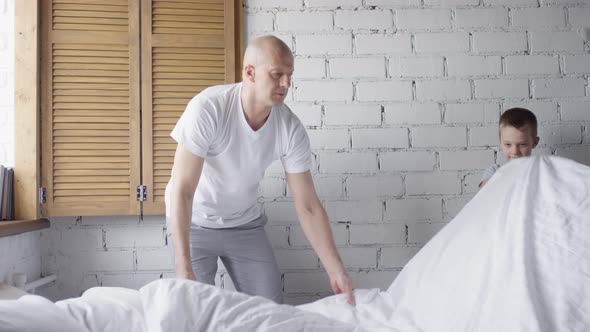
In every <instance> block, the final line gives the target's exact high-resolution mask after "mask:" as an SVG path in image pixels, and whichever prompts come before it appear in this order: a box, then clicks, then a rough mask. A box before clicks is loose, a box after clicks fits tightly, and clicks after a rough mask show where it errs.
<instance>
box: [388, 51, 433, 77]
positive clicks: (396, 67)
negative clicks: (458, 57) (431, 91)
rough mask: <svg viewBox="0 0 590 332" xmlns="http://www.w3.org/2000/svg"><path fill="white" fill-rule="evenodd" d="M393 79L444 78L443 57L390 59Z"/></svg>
mask: <svg viewBox="0 0 590 332" xmlns="http://www.w3.org/2000/svg"><path fill="white" fill-rule="evenodd" d="M389 68H390V69H389V71H390V74H391V76H392V77H438V76H443V73H444V68H443V57H440V56H439V57H435V56H431V57H400V58H390V59H389Z"/></svg>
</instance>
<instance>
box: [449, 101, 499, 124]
mask: <svg viewBox="0 0 590 332" xmlns="http://www.w3.org/2000/svg"><path fill="white" fill-rule="evenodd" d="M499 118H500V108H499V106H498V104H495V103H478V104H473V103H469V104H452V103H451V104H446V110H445V113H444V122H445V123H485V124H488V123H489V124H493V125H495V126H497V123H498V119H499Z"/></svg>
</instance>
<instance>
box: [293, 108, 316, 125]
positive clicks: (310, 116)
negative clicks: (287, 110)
mask: <svg viewBox="0 0 590 332" xmlns="http://www.w3.org/2000/svg"><path fill="white" fill-rule="evenodd" d="M289 106H290V107H291V110H292V111H293V112H295V114H296V115H297V117H298V118H299V120H301V122H302V123H303V125H304V126H306V127H317V126H321V124H322V106H320V105H310V104H294V105H289Z"/></svg>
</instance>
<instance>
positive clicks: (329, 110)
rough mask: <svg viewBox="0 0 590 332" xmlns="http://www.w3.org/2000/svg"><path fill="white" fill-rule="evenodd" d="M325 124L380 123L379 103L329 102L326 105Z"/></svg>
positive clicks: (360, 124) (375, 124) (356, 124)
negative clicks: (345, 103) (329, 103)
mask: <svg viewBox="0 0 590 332" xmlns="http://www.w3.org/2000/svg"><path fill="white" fill-rule="evenodd" d="M325 124H326V125H327V126H343V125H344V126H363V125H365V126H367V125H369V126H378V125H380V124H381V108H380V107H379V105H371V104H362V105H344V104H340V105H339V104H331V105H328V106H326V119H325Z"/></svg>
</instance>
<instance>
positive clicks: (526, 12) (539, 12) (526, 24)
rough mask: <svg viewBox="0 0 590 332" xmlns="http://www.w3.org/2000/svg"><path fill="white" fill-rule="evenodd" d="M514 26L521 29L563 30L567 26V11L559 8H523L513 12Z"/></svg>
mask: <svg viewBox="0 0 590 332" xmlns="http://www.w3.org/2000/svg"><path fill="white" fill-rule="evenodd" d="M511 14H512V25H513V26H515V27H521V28H529V29H531V28H562V27H564V26H565V11H564V10H563V7H557V8H549V7H546V8H522V9H515V10H513V11H512V12H511Z"/></svg>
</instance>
